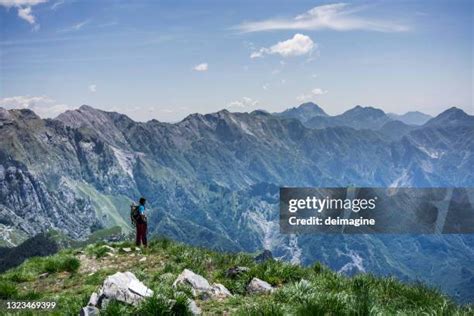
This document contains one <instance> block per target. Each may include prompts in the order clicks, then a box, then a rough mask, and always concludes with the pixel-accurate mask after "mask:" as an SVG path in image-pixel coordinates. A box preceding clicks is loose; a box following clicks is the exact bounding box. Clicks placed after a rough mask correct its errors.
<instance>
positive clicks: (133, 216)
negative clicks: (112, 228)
mask: <svg viewBox="0 0 474 316" xmlns="http://www.w3.org/2000/svg"><path fill="white" fill-rule="evenodd" d="M139 219H140V212H138V205H135V204H132V205H130V220H131V222H132V224H133V225H136V224H137V222H138V220H139Z"/></svg>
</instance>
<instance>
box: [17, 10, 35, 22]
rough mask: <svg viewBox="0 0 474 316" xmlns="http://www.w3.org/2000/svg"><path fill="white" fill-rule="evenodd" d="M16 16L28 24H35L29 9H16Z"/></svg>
mask: <svg viewBox="0 0 474 316" xmlns="http://www.w3.org/2000/svg"><path fill="white" fill-rule="evenodd" d="M18 16H19V17H20V18H22V19H23V20H25V21H27V22H28V23H30V24H35V17H34V16H33V15H32V14H31V7H25V8H18Z"/></svg>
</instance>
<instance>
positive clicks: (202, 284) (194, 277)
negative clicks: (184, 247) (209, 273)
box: [173, 269, 232, 300]
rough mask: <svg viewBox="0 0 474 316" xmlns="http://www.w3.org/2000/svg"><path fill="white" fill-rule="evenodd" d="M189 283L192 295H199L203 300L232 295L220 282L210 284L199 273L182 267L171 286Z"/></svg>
mask: <svg viewBox="0 0 474 316" xmlns="http://www.w3.org/2000/svg"><path fill="white" fill-rule="evenodd" d="M180 284H183V285H189V286H190V287H191V289H192V293H193V296H194V297H196V296H201V298H202V299H203V300H205V299H208V298H213V299H216V298H217V299H219V298H226V297H229V296H232V293H230V292H229V290H228V289H226V287H225V286H224V285H222V284H219V283H215V284H213V285H212V286H211V285H210V284H209V282H208V281H207V280H206V279H205V278H204V277H202V276H200V275H199V274H196V273H194V272H193V271H191V270H188V269H184V270H183V272H181V274H180V275H179V276H178V278H177V279H176V280H175V281H174V283H173V287H177V286H178V285H180Z"/></svg>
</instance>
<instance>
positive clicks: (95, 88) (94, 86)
mask: <svg viewBox="0 0 474 316" xmlns="http://www.w3.org/2000/svg"><path fill="white" fill-rule="evenodd" d="M89 91H90V92H92V93H94V92H97V85H96V84H91V85H89Z"/></svg>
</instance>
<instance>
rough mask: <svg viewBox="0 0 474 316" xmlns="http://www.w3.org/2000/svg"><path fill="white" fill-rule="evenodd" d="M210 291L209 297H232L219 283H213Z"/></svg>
mask: <svg viewBox="0 0 474 316" xmlns="http://www.w3.org/2000/svg"><path fill="white" fill-rule="evenodd" d="M211 291H212V293H211V296H212V297H214V298H226V297H229V296H232V293H230V291H229V290H228V289H227V288H226V287H225V286H224V285H222V284H220V283H214V284H213V285H212V289H211Z"/></svg>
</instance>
